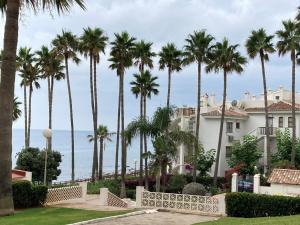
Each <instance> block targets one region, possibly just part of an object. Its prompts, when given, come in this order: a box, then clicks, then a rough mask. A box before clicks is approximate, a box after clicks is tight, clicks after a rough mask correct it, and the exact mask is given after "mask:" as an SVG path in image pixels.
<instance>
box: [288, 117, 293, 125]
mask: <svg viewBox="0 0 300 225" xmlns="http://www.w3.org/2000/svg"><path fill="white" fill-rule="evenodd" d="M288 127H289V128H292V127H293V117H289V118H288Z"/></svg>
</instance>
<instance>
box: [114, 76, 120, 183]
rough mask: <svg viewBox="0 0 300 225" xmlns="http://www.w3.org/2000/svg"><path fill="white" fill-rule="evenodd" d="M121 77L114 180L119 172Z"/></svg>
mask: <svg viewBox="0 0 300 225" xmlns="http://www.w3.org/2000/svg"><path fill="white" fill-rule="evenodd" d="M120 102H121V77H119V98H118V122H117V123H118V124H117V141H116V152H115V179H117V178H118V170H119V144H120V117H121V116H120V113H121V107H120Z"/></svg>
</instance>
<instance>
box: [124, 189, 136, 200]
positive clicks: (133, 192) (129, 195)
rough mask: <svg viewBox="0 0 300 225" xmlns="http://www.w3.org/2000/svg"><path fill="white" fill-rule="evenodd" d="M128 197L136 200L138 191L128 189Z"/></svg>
mask: <svg viewBox="0 0 300 225" xmlns="http://www.w3.org/2000/svg"><path fill="white" fill-rule="evenodd" d="M126 197H127V198H131V199H135V197H136V190H134V189H126Z"/></svg>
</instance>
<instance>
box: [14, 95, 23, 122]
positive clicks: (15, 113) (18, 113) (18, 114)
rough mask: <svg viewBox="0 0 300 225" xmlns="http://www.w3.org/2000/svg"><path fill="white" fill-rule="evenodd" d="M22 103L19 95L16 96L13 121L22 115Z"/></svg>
mask: <svg viewBox="0 0 300 225" xmlns="http://www.w3.org/2000/svg"><path fill="white" fill-rule="evenodd" d="M21 104H22V103H21V102H19V101H18V97H15V98H14V107H13V121H16V120H17V119H19V118H20V117H21V115H22V111H21V109H20V107H19V105H21Z"/></svg>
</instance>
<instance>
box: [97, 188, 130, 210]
mask: <svg viewBox="0 0 300 225" xmlns="http://www.w3.org/2000/svg"><path fill="white" fill-rule="evenodd" d="M100 205H103V206H113V207H120V208H128V203H127V202H126V201H124V200H123V199H121V198H119V197H118V196H116V195H114V194H113V193H111V192H110V191H109V190H108V188H100Z"/></svg>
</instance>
